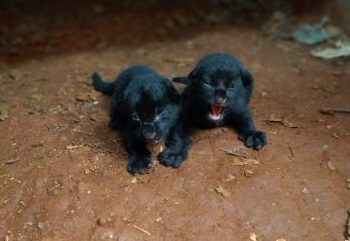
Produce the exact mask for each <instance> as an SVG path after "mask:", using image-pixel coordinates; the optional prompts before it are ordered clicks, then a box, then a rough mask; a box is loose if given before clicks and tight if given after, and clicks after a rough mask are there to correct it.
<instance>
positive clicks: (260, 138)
mask: <svg viewBox="0 0 350 241" xmlns="http://www.w3.org/2000/svg"><path fill="white" fill-rule="evenodd" d="M240 139H241V140H243V141H244V143H245V145H246V146H247V147H250V148H254V149H255V150H260V149H261V148H263V147H264V146H265V145H266V143H267V139H266V134H265V133H264V132H262V131H249V132H246V133H243V134H241V135H240Z"/></svg>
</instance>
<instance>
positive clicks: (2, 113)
mask: <svg viewBox="0 0 350 241" xmlns="http://www.w3.org/2000/svg"><path fill="white" fill-rule="evenodd" d="M7 118H9V112H8V105H7V104H5V103H0V121H4V120H6V119H7Z"/></svg>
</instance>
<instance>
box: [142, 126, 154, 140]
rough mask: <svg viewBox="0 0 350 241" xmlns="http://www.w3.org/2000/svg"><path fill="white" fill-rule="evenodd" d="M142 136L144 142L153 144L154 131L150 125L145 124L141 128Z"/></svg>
mask: <svg viewBox="0 0 350 241" xmlns="http://www.w3.org/2000/svg"><path fill="white" fill-rule="evenodd" d="M142 135H143V138H144V139H145V141H146V142H153V140H154V138H155V137H156V130H155V128H154V125H153V124H151V123H145V124H144V125H143V127H142Z"/></svg>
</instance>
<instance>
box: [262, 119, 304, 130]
mask: <svg viewBox="0 0 350 241" xmlns="http://www.w3.org/2000/svg"><path fill="white" fill-rule="evenodd" d="M265 121H266V122H267V123H278V124H281V125H282V126H284V127H288V128H298V126H296V125H294V124H292V123H290V122H288V121H287V120H285V119H283V118H276V117H271V118H270V119H267V120H265Z"/></svg>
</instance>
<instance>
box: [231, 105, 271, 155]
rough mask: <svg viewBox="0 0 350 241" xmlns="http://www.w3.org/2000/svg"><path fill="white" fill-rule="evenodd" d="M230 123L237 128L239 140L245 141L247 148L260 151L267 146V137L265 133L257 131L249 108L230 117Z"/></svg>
mask: <svg viewBox="0 0 350 241" xmlns="http://www.w3.org/2000/svg"><path fill="white" fill-rule="evenodd" d="M229 122H230V123H231V124H232V125H233V126H234V127H235V128H236V130H237V131H238V134H239V138H240V139H241V140H243V141H244V143H245V145H246V146H247V147H251V148H254V149H255V150H259V149H261V148H262V147H263V146H265V145H266V143H267V140H266V135H265V133H264V132H262V131H257V130H256V129H255V125H254V122H253V118H252V115H251V113H250V110H249V109H248V108H246V109H245V111H243V112H240V113H239V114H232V115H231V116H230V117H229Z"/></svg>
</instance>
